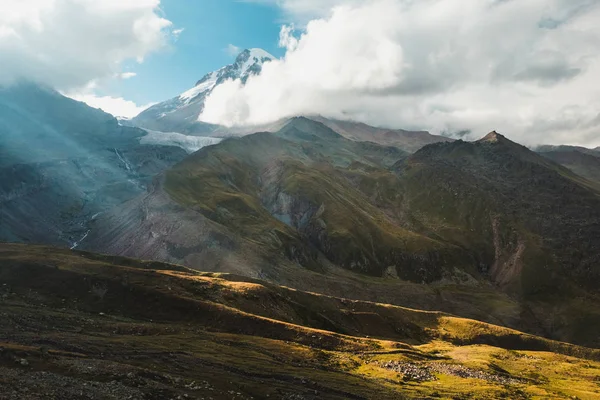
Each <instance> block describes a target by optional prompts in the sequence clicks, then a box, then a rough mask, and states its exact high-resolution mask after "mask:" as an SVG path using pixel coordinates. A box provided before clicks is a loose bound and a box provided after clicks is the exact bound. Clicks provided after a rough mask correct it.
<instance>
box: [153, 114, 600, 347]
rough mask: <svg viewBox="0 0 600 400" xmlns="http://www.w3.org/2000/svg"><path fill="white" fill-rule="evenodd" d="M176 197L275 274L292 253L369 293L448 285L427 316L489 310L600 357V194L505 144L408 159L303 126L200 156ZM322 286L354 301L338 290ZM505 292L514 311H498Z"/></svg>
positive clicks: (437, 147) (497, 318)
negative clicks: (345, 273)
mask: <svg viewBox="0 0 600 400" xmlns="http://www.w3.org/2000/svg"><path fill="white" fill-rule="evenodd" d="M164 188H165V190H166V192H167V193H168V194H169V195H170V196H171V198H172V199H174V200H175V201H176V202H178V203H179V204H181V205H183V206H185V207H188V208H192V209H194V210H196V211H198V212H200V213H201V214H202V215H204V216H205V217H207V218H208V219H210V220H211V221H214V222H216V223H218V224H219V225H220V226H222V227H225V228H226V229H229V230H230V231H231V232H235V234H236V235H239V239H240V240H243V241H246V242H248V243H250V244H251V246H253V247H254V248H256V252H257V253H260V254H266V256H265V258H266V259H267V260H268V261H266V262H267V263H273V265H271V266H270V268H272V270H274V271H275V272H273V275H274V276H281V274H280V272H279V271H281V270H283V267H282V266H281V263H282V262H281V261H272V260H279V259H278V258H277V257H280V256H282V255H284V256H285V257H286V258H287V259H288V260H289V261H290V262H291V263H293V264H296V265H297V264H300V265H301V266H303V267H305V268H306V269H309V270H311V271H317V272H322V273H323V274H322V276H321V277H320V278H319V277H315V279H323V280H331V281H335V280H336V277H335V276H331V275H328V274H329V272H328V271H330V270H331V268H329V265H330V264H334V265H336V266H340V267H343V268H345V269H346V270H349V271H352V272H355V273H358V274H360V275H362V276H359V277H356V278H352V279H354V280H355V281H356V282H357V286H363V287H365V286H367V284H362V283H361V282H369V284H368V285H375V286H373V287H377V288H387V287H388V286H389V288H390V291H392V290H396V291H400V290H402V289H403V287H404V286H403V285H404V284H403V283H401V282H400V281H399V280H402V281H409V282H414V283H419V284H420V283H433V282H442V284H441V285H440V284H438V289H439V290H440V292H439V294H438V295H436V297H435V299H434V300H431V301H430V302H425V303H426V304H423V306H424V307H427V308H429V309H440V308H443V309H444V310H448V311H451V312H453V313H456V314H458V315H463V316H464V315H468V316H470V317H472V316H474V315H473V310H472V309H477V308H481V310H480V311H481V312H479V311H476V312H477V316H478V317H480V318H484V319H486V320H487V321H494V322H501V323H503V324H507V325H509V326H512V327H517V328H519V329H522V330H526V331H529V332H532V333H536V334H542V335H545V336H547V337H551V338H555V339H560V340H566V341H574V342H577V343H579V344H586V345H591V346H600V342H599V340H600V337H598V335H597V334H595V333H594V332H596V331H597V330H598V328H599V327H600V314H599V313H598V311H596V310H597V306H598V305H599V304H600V299H599V298H598V296H597V295H596V294H594V293H597V289H598V288H599V287H598V282H600V279H599V278H600V275H599V274H600V272H599V269H598V268H597V266H598V263H599V262H600V259H599V258H598V255H599V254H600V248H599V247H598V243H597V242H596V241H594V240H590V238H596V237H600V194H599V193H600V192H599V191H597V190H596V189H595V187H594V185H593V184H592V183H591V182H590V181H588V180H586V179H584V178H582V177H579V176H578V175H575V174H574V173H573V172H572V171H570V170H569V169H567V168H565V167H562V166H560V165H558V164H555V163H554V162H552V161H551V160H549V159H547V158H545V157H542V156H540V155H539V154H536V153H534V152H532V151H530V150H529V149H527V148H525V147H523V146H520V145H518V144H516V143H513V142H511V141H509V140H507V139H506V138H504V137H503V136H501V135H499V134H496V133H491V134H490V135H488V136H487V137H486V138H484V139H482V140H481V141H479V142H475V143H467V142H463V141H456V142H449V143H435V144H431V145H429V146H426V147H424V148H422V149H421V150H419V151H418V152H417V153H415V154H413V155H410V156H407V155H406V154H405V153H403V152H402V151H400V150H398V149H395V150H394V148H391V147H385V146H381V145H377V144H374V143H366V142H354V141H350V140H347V139H345V138H343V137H341V136H340V135H338V134H337V133H335V132H334V131H332V130H330V129H329V128H327V127H326V126H324V125H322V124H320V123H317V122H314V121H311V120H307V119H304V118H296V119H293V120H292V121H290V122H289V123H288V124H287V125H286V126H284V127H283V128H282V129H281V130H280V131H279V132H277V133H257V134H254V135H250V136H246V137H243V138H239V139H229V140H226V141H224V142H223V143H221V144H220V145H218V146H213V147H210V148H206V149H203V150H201V151H199V152H198V153H196V154H194V155H193V156H191V157H189V158H188V159H186V160H185V161H184V162H182V163H180V164H179V165H177V166H176V167H175V168H173V169H171V170H169V171H167V173H166V174H165V179H164ZM200 268H201V267H200ZM261 268H262V267H261ZM297 274H299V273H298V272H297ZM366 276H369V277H373V278H384V279H383V280H382V279H379V280H377V281H371V280H369V278H367V277H366ZM386 277H393V278H399V280H396V281H394V282H391V283H390V282H389V281H387V280H386V279H385V278H386ZM297 280H298V281H300V280H301V279H300V278H298V279H297ZM274 281H276V282H280V281H278V280H277V279H274ZM448 282H467V283H468V284H465V285H460V286H457V287H456V288H454V289H452V288H449V287H448V286H446V284H447V283H448ZM313 285H314V286H313V287H314V288H315V289H314V290H319V291H321V292H322V293H329V294H336V295H340V294H341V293H343V295H346V293H347V292H348V291H349V290H346V291H344V290H343V289H342V290H340V288H339V286H341V285H342V284H340V283H338V282H332V283H322V284H314V282H313ZM469 285H471V286H472V285H477V286H479V289H478V290H479V292H478V293H474V292H471V291H470V290H469V288H468V286H469ZM295 287H301V288H303V289H310V290H312V287H311V286H308V285H304V284H302V283H298V284H297V285H296V286H295ZM317 288H318V289H317ZM360 290H364V291H365V292H367V291H368V290H367V289H360ZM374 290H375V289H374ZM377 290H379V289H377ZM382 290H385V289H382ZM492 293H493V295H492ZM498 293H500V294H498ZM504 293H506V294H508V295H509V296H510V297H511V299H512V302H511V301H507V302H506V303H507V305H502V303H503V302H504V300H502V301H500V302H496V300H497V296H502V294H504ZM444 294H445V295H446V297H444ZM352 295H353V296H356V297H357V298H363V299H364V298H369V297H368V296H367V295H363V294H360V293H355V294H352ZM385 297H387V296H385ZM404 297H408V296H404ZM371 298H372V299H378V298H380V297H379V295H377V296H376V297H371ZM387 298H389V297H387ZM450 298H452V299H453V300H448V299H450ZM457 298H460V304H454V305H452V304H444V303H446V302H448V303H451V302H452V301H454V300H456V299H457ZM444 299H447V300H444ZM584 299H585V300H584ZM390 301H392V300H390ZM409 301H410V300H409ZM393 302H394V303H395V304H401V305H405V304H407V303H403V302H397V301H396V299H394V300H393ZM422 303H423V302H422ZM515 303H516V304H518V307H519V310H516V309H515ZM580 303H582V304H590V306H589V307H583V308H581V309H580V310H581V312H579V313H577V316H576V317H574V316H573V315H575V314H573V313H572V309H573V307H572V306H571V304H580ZM409 304H410V303H409ZM440 304H442V305H440ZM483 310H486V311H485V312H484V311H483ZM507 310H508V311H507ZM486 312H487V314H486ZM578 321H585V323H579V322H578Z"/></svg>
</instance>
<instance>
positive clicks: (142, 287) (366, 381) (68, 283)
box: [0, 244, 600, 400]
mask: <svg viewBox="0 0 600 400" xmlns="http://www.w3.org/2000/svg"><path fill="white" fill-rule="evenodd" d="M0 281H2V282H3V285H2V286H0V299H1V301H0V315H2V320H3V321H4V323H2V324H0V336H1V337H2V343H1V344H0V396H1V397H2V398H6V399H25V400H28V399H39V398H61V399H67V400H69V399H81V398H106V399H125V398H130V399H146V398H155V399H177V398H195V399H202V398H212V399H223V400H225V399H240V400H241V399H253V398H254V399H266V398H274V399H312V400H316V399H340V400H341V399H356V400H362V399H365V400H366V399H373V398H377V399H382V400H383V399H390V400H392V399H394V400H396V399H425V398H448V399H449V398H453V399H458V398H470V399H490V398H495V399H496V398H507V399H527V398H535V397H539V398H553V399H554V398H555V399H573V398H580V399H592V398H597V397H598V395H599V393H600V389H599V387H598V376H600V350H597V349H596V350H595V349H589V348H584V347H578V346H574V345H570V344H567V343H562V342H556V341H551V340H547V339H544V338H541V337H537V336H533V335H528V334H525V333H522V332H519V331H515V330H511V329H507V328H504V327H501V326H497V325H490V324H486V323H483V322H479V321H475V320H470V319H464V318H458V317H455V316H452V315H449V314H444V313H440V312H426V311H420V310H415V309H409V308H404V307H398V306H393V305H389V304H378V303H373V302H363V301H353V300H349V299H344V298H337V297H330V296H324V295H320V294H316V293H310V292H303V291H298V290H293V289H290V288H286V287H281V286H277V285H273V284H270V283H267V282H264V281H259V280H254V279H249V278H244V277H241V276H235V275H230V274H213V273H202V272H197V271H193V270H190V269H188V268H185V267H182V266H178V265H172V264H163V263H158V262H148V261H140V260H133V259H127V258H122V257H114V256H103V255H98V254H93V253H86V252H72V251H69V250H58V249H53V248H48V247H38V246H25V245H14V244H13V245H7V244H0Z"/></svg>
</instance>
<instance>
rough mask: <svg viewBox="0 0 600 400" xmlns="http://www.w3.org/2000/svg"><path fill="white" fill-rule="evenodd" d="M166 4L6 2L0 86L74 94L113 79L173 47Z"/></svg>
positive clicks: (150, 0)
mask: <svg viewBox="0 0 600 400" xmlns="http://www.w3.org/2000/svg"><path fill="white" fill-rule="evenodd" d="M159 4H160V0H102V1H98V0H0V9H1V10H2V12H0V59H1V60H2V66H1V67H0V84H7V83H11V82H13V81H15V80H19V79H27V80H35V81H41V82H43V83H45V84H48V85H50V86H53V87H56V88H58V89H60V90H71V89H74V88H78V87H81V86H84V85H86V84H87V83H88V82H90V81H92V80H94V79H103V78H107V77H113V76H115V75H116V74H118V73H119V72H120V66H121V64H122V63H123V62H124V61H126V60H129V59H134V60H138V61H140V62H141V61H143V59H144V57H146V56H147V55H148V54H149V53H151V52H154V51H156V50H158V49H160V48H162V47H164V46H165V45H167V44H168V42H169V38H170V37H171V35H175V36H177V35H178V33H181V30H175V31H173V32H170V29H171V28H170V27H171V22H170V21H168V20H167V19H165V18H163V17H161V15H160V14H161V11H160V10H159Z"/></svg>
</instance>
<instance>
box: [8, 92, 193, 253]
mask: <svg viewBox="0 0 600 400" xmlns="http://www.w3.org/2000/svg"><path fill="white" fill-rule="evenodd" d="M164 144H168V145H164ZM171 144H172V143H157V142H156V141H153V140H152V136H151V135H149V134H148V133H147V132H146V131H144V130H141V129H138V128H131V127H126V126H122V125H121V124H120V123H119V122H118V121H117V120H116V119H115V118H113V117H112V116H111V115H109V114H106V113H104V112H102V111H101V110H97V109H94V108H91V107H88V106H87V105H85V104H84V103H80V102H77V101H75V100H72V99H69V98H67V97H64V96H62V95H61V94H60V93H58V92H56V91H54V90H52V89H49V88H46V87H44V86H41V85H37V84H33V83H20V84H17V85H13V86H10V87H3V88H0V241H2V240H3V241H21V242H34V243H46V244H55V245H61V246H69V247H70V246H76V245H77V244H78V242H79V241H80V239H81V238H82V237H83V236H85V235H86V233H87V231H88V227H87V224H88V222H89V221H90V220H93V219H94V218H96V217H97V216H98V215H99V213H102V212H104V211H107V210H108V209H111V208H112V207H115V206H117V205H119V204H121V203H122V202H124V201H125V200H129V199H131V198H133V197H135V196H137V195H139V194H140V193H142V192H143V191H144V190H145V187H146V185H147V183H148V182H149V180H150V179H151V177H152V176H154V175H155V174H157V173H159V172H162V171H163V170H165V169H166V168H167V167H169V166H171V165H173V164H175V163H176V162H177V161H180V160H182V159H183V158H185V156H187V154H188V152H187V151H186V150H184V149H183V148H181V147H177V146H175V145H171ZM197 145H198V144H197Z"/></svg>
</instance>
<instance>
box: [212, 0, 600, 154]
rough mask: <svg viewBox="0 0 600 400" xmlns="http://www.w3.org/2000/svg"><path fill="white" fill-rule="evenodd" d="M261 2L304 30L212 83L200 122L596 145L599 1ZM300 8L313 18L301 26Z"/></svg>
mask: <svg viewBox="0 0 600 400" xmlns="http://www.w3.org/2000/svg"><path fill="white" fill-rule="evenodd" d="M255 2H256V0H255ZM258 2H262V3H277V4H278V5H279V6H280V7H282V9H283V10H284V12H286V13H287V14H288V15H289V17H290V19H291V20H293V21H296V22H298V23H299V24H300V26H303V29H302V30H301V31H300V32H295V31H294V29H293V28H292V27H291V26H284V27H283V28H282V30H281V35H280V44H281V45H282V46H283V47H285V49H286V55H285V56H284V57H283V58H282V59H280V60H275V61H273V62H271V63H268V64H266V65H265V66H264V68H263V71H262V73H261V74H260V75H259V76H256V77H253V78H250V79H249V80H248V81H247V84H246V85H242V84H241V83H240V82H239V81H228V82H226V83H224V84H223V85H221V86H219V87H217V88H216V89H215V90H214V91H213V93H212V94H211V95H210V96H209V97H208V99H207V101H206V106H205V111H204V112H203V114H202V115H201V117H200V118H201V119H202V120H204V121H207V122H212V123H220V124H224V125H240V124H262V123H265V122H268V121H272V120H276V119H279V118H284V117H288V116H293V115H300V114H305V115H306V114H321V115H324V116H327V117H332V118H340V119H354V120H358V121H362V122H366V123H370V124H373V125H380V126H389V127H398V128H400V127H402V128H419V129H422V128H425V129H429V130H431V131H433V132H435V133H446V134H453V133H456V134H457V135H458V133H459V132H462V134H464V132H471V133H469V134H468V136H467V137H468V138H475V137H478V136H481V135H482V134H484V133H486V132H487V131H490V130H492V129H496V130H498V131H501V132H503V133H505V134H506V135H507V136H509V137H511V138H513V139H515V140H518V141H521V142H523V143H526V144H536V143H542V142H544V143H561V142H563V143H573V144H583V145H585V144H587V145H600V130H599V129H600V127H599V124H598V123H597V120H598V114H599V112H600V88H599V87H598V85H597V83H596V82H597V77H598V76H600V25H599V24H597V21H598V20H600V3H599V2H598V1H595V0H569V1H567V0H529V1H527V2H519V1H515V0H423V1H411V0H374V1H373V0H371V1H366V0H363V1H359V0H357V1H340V0H332V1H311V0H277V1H270V0H258ZM332 6H334V7H333V9H331V7H332ZM306 15H317V16H320V17H317V18H314V19H312V20H311V21H309V22H308V23H307V24H306V25H303V23H302V19H303V18H304V17H305V16H306ZM594 121H596V122H594Z"/></svg>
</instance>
